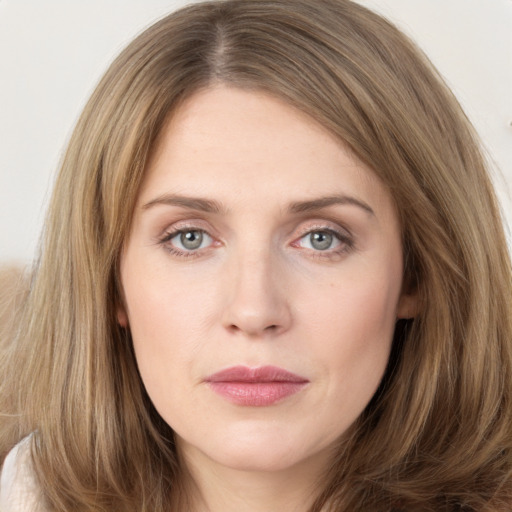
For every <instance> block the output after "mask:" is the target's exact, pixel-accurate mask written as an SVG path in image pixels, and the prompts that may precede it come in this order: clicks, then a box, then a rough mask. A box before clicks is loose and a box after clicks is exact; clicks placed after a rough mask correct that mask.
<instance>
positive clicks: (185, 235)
mask: <svg viewBox="0 0 512 512" xmlns="http://www.w3.org/2000/svg"><path fill="white" fill-rule="evenodd" d="M163 242H165V243H168V244H169V245H170V246H171V247H172V248H173V249H177V250H179V251H183V252H190V251H196V250H198V249H204V248H205V247H208V246H209V245H211V244H212V242H213V239H212V237H211V236H210V235H209V234H208V233H206V231H203V230H200V229H183V230H180V231H175V232H174V233H169V234H168V235H167V236H166V237H165V239H164V240H163Z"/></svg>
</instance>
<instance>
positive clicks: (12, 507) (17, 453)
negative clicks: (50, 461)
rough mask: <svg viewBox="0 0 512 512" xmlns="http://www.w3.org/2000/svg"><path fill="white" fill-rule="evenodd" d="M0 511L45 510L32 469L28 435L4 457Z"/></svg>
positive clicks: (0, 487) (36, 511)
mask: <svg viewBox="0 0 512 512" xmlns="http://www.w3.org/2000/svg"><path fill="white" fill-rule="evenodd" d="M0 512H45V508H44V507H43V505H42V499H41V495H40V493H39V490H38V487H37V483H36V481H35V478H34V474H33V470H32V461H31V458H30V436H29V437H27V438H25V439H24V440H23V441H21V442H20V443H18V444H17V445H16V446H15V447H14V448H13V449H12V450H11V451H10V452H9V454H8V455H7V458H6V459H5V462H4V465H3V468H2V475H1V478H0Z"/></svg>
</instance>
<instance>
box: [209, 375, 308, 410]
mask: <svg viewBox="0 0 512 512" xmlns="http://www.w3.org/2000/svg"><path fill="white" fill-rule="evenodd" d="M205 382H206V383H207V384H208V385H209V387H210V388H211V389H212V390H213V391H214V392H215V393H217V394H219V395H220V396H222V397H223V398H225V399H227V400H228V401H230V402H232V403H234V404H236V405H242V406H248V407H263V406H269V405H272V404H275V403H277V402H280V401H282V400H284V399H285V398H287V397H289V396H291V395H294V394H295V393H298V392H299V391H301V390H302V389H303V388H304V387H305V386H306V385H307V384H308V383H309V381H308V379H306V378H304V377H301V376H300V375H296V374H294V373H291V372H289V371H287V370H284V369H282V368H278V367H276V366H261V367H258V368H249V367H247V366H234V367H231V368H227V369H225V370H222V371H220V372H217V373H214V374H213V375H210V376H209V377H207V378H206V379H205Z"/></svg>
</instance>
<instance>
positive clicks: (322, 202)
mask: <svg viewBox="0 0 512 512" xmlns="http://www.w3.org/2000/svg"><path fill="white" fill-rule="evenodd" d="M334 205H351V206H357V207H359V208H362V209H363V210H364V211H366V212H367V213H369V214H370V215H373V216H374V215H375V212H374V211H373V210H372V208H371V207H370V205H368V204H366V203H365V202H364V201H361V200H360V199H356V198H355V197H352V196H346V195H334V196H326V197H319V198H318V199H313V200H311V201H297V202H294V203H292V204H291V205H290V211H291V212H292V213H307V212H311V211H315V210H321V209H323V208H328V207H329V206H334Z"/></svg>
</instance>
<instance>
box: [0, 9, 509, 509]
mask: <svg viewBox="0 0 512 512" xmlns="http://www.w3.org/2000/svg"><path fill="white" fill-rule="evenodd" d="M214 83H225V84H228V85H231V86H234V87H241V88H245V89H254V90H263V91H266V92H268V93H270V94H273V95H275V96H278V97H280V98H281V99H284V100H285V101H287V102H288V103H289V104H291V105H293V106H295V107H296V108H298V109H300V110H302V111H304V112H306V113H307V114H308V115H310V116H311V117H312V118H314V119H316V120H317V121H318V122H320V123H321V124H322V125H323V126H324V127H326V128H327V129H329V130H330V131H331V132H332V133H333V134H335V135H336V136H338V137H339V138H340V140H342V141H344V142H345V143H346V144H348V145H349V146H350V148H351V149H352V150H353V151H354V153H355V154H356V155H357V156H358V157H359V158H360V159H361V160H363V161H364V162H365V163H366V164H368V165H369V166H370V167H371V168H372V169H373V170H374V171H375V173H377V175H378V176H379V177H380V178H381V179H382V181H383V182H384V183H385V184H386V185H387V187H388V188H389V190H390V192H391V194H392V196H393V198H394V200H395V203H396V207H397V210H398V212H399V215H400V219H401V223H402V229H403V246H404V256H405V261H406V268H405V282H406V283H407V286H408V287H410V289H411V290H414V291H415V292H416V293H417V294H418V297H419V299H420V307H419V313H418V316H417V317H416V318H415V319H414V321H412V322H407V323H406V324H405V325H402V324H399V325H398V326H397V332H396V335H395V340H394V345H393V351H392V356H391V359H390V362H389V365H388V370H387V373H386V375H385V377H384V380H383V382H382V384H381V386H380V388H379V390H378V392H377V394H376V396H375V397H374V399H373V400H372V402H371V403H370V404H369V406H368V407H367V409H366V410H365V412H364V414H363V415H362V416H361V417H360V418H359V420H358V421H357V422H356V424H355V425H353V426H352V427H351V429H350V431H349V432H347V433H346V435H345V436H344V437H343V439H342V440H340V446H339V451H338V456H337V458H336V460H335V461H333V464H332V466H331V471H330V473H329V474H328V475H326V477H325V486H324V488H322V489H318V499H317V501H316V503H315V504H314V506H313V507H312V509H311V510H312V511H319V510H320V509H321V508H322V507H324V509H325V510H337V511H354V510H379V511H386V510H398V509H403V510H415V511H442V510H445V511H454V510H473V511H490V510H494V511H497V510H509V509H510V507H511V504H512V488H511V482H512V454H511V446H512V406H511V392H512V271H511V265H510V259H509V255H508V253H507V248H506V242H505V238H504V234H503V228H502V222H501V219H500V214H499V209H498V207H497V203H496V199H495V195H494V192H493V189H492V186H491V183H490V180H489V177H488V174H487V171H486V164H485V161H484V158H483V156H482V152H481V150H480V147H479V143H478V140H477V138H476V137H475V134H474V132H473V129H472V127H471V126H470V124H469V122H468V120H467V119H466V117H465V116H464V114H463V113H462V110H461V108H460V107H459V105H458V103H457V101H456V100H455V99H454V97H453V95H452V94H451V93H450V91H449V90H448V89H447V87H446V86H445V85H444V84H443V82H442V80H441V79H440V78H439V76H438V74H437V73H436V71H435V70H434V69H433V67H432V66H431V65H430V63H429V62H428V60H427V59H426V58H425V57H424V56H423V55H422V54H421V52H420V51H419V50H418V49H417V48H416V47H415V46H414V45H413V44H412V43H411V42H410V41H409V40H408V39H407V38H406V37H405V36H404V35H403V34H401V33H400V32H399V31H398V30H397V29H396V28H395V27H393V26H392V25H391V24H390V23H388V22H387V21H385V20H384V19H382V18H381V17H379V16H377V15H376V14H374V13H372V12H371V11H369V10H367V9H365V8H363V7H361V6H360V5H358V4H356V3H353V2H351V1H348V0H227V1H215V0H214V1H211V2H205V3H201V4H196V5H192V6H189V7H187V8H185V9H182V10H180V11H178V12H176V13H174V14H171V15H170V16H168V17H166V18H164V19H163V20H161V21H160V22H158V23H156V24H155V25H153V26H152V27H151V28H149V29H148V30H147V31H145V32H144V33H143V34H141V35H140V36H139V37H138V38H137V39H136V40H135V41H134V42H132V43H131V44H130V45H129V46H128V47H127V48H126V50H124V52H123V53H122V54H121V55H120V56H119V57H118V58H117V59H116V60H115V62H114V63H113V64H112V66H111V67H110V69H109V70H108V71H107V73H106V75H105V76H104V78H103V79H102V80H101V82H100V84H99V85H98V87H97V89H96V91H95V92H94V94H93V95H92V98H91V99H90V101H89V103H88V105H87V106H86V108H85V110H84V112H83V114H82V116H81V118H80V120H79V122H78V125H77V127H76V129H75V131H74V134H73V136H72V138H71V141H70V143H69V147H68V150H67V153H66V155H65V158H64V160H63V162H62V168H61V171H60V174H59V176H58V179H57V182H56V186H55V191H54V194H53V199H52V202H51V206H50V210H49V214H48V218H47V223H46V230H45V232H44V235H43V238H42V244H41V256H40V259H39V261H38V264H37V265H36V268H35V270H34V276H33V280H32V283H31V289H30V294H29V297H28V300H27V304H26V308H25V316H24V318H23V319H22V324H21V328H20V331H19V333H18V337H17V340H16V346H15V347H13V349H12V350H11V351H10V353H9V354H8V357H7V358H5V359H6V361H5V363H2V364H3V368H2V371H3V373H4V375H6V377H5V378H4V380H3V382H2V384H1V385H2V390H1V395H0V396H6V395H7V394H8V393H11V394H12V390H11V389H10V388H12V386H13V385H14V383H15V382H17V383H20V385H17V387H16V390H17V396H16V398H17V410H14V411H13V410H10V411H7V412H10V413H15V414H17V415H18V416H17V420H16V425H15V428H14V429H11V430H8V429H7V428H5V429H4V434H3V437H2V439H1V441H2V444H3V446H2V447H1V448H2V450H3V451H2V453H5V451H6V450H7V448H8V445H9V443H10V444H11V445H12V443H13V442H15V441H16V440H17V439H19V438H20V437H21V436H22V435H24V434H26V433H28V432H33V433H34V434H33V436H32V454H33V462H34V468H35V471H36V474H37V477H38V480H39V482H40V485H41V487H42V489H43V492H44V494H45V496H46V499H47V501H48V504H49V507H50V509H51V510H58V511H65V510H66V511H69V510H76V511H82V510H83V511H85V510H89V511H91V510H96V511H99V510H119V511H120V510H130V511H135V510H138V511H155V512H156V511H163V510H168V509H169V508H170V506H171V505H170V503H171V498H170V497H172V499H173V500H174V501H173V503H175V502H176V499H177V497H179V496H180V493H181V490H180V467H179V464H178V460H177V457H176V453H175V449H174V446H173V434H172V431H171V429H170V427H169V426H167V425H166V424H165V422H163V420H161V418H160V417H159V416H158V414H157V413H156V411H155V410H154V408H153V407H152V405H151V402H150V400H149V399H148V397H147V395H146V393H145V391H144V388H143V385H142V382H141V380H140V377H139V375H138V372H137V366H136V361H135V358H134V354H133V350H132V345H131V340H130V335H129V333H127V332H125V331H123V330H122V329H121V328H120V327H119V326H118V325H117V322H116V315H115V310H116V306H117V304H118V303H119V300H120V297H119V293H120V291H119V290H120V287H119V279H118V264H119V255H120V251H121V247H122V245H123V242H124V240H125V237H126V235H127V233H128V231H129V227H130V222H131V216H132V211H133V207H134V203H135V200H136V198H137V194H138V191H139V186H140V183H141V180H142V178H143V176H144V170H145V168H146V164H147V162H148V158H149V157H150V155H151V150H152V148H153V147H154V145H155V141H156V140H157V138H158V135H159V132H160V130H161V127H162V126H163V124H164V122H165V121H166V119H168V117H169V115H172V112H173V111H174V110H175V109H176V107H177V106H178V105H179V104H180V102H182V101H183V100H184V99H185V98H186V97H188V96H190V95H191V94H193V93H194V92H195V91H197V90H199V89H201V88H205V87H208V86H210V85H212V84H214ZM6 387H9V389H7V390H6V389H4V388H6Z"/></svg>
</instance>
